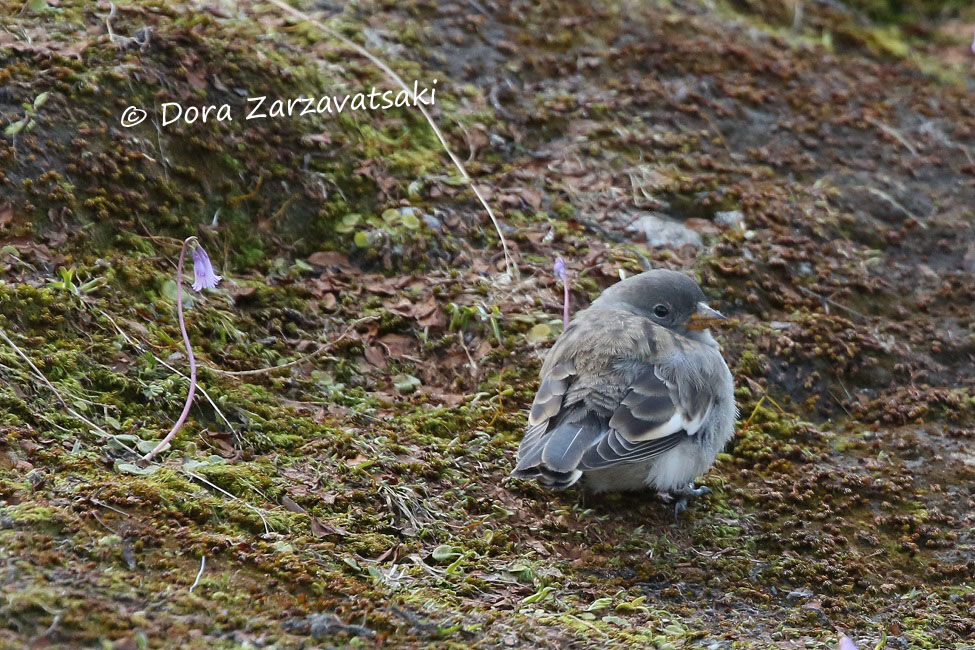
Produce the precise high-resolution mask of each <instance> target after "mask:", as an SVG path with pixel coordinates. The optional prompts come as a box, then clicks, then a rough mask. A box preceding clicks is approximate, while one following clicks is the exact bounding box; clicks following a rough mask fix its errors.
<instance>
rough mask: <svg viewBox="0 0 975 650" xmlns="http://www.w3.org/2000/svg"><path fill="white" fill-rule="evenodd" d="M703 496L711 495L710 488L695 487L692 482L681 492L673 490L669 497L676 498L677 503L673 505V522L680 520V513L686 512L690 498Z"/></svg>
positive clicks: (703, 486)
mask: <svg viewBox="0 0 975 650" xmlns="http://www.w3.org/2000/svg"><path fill="white" fill-rule="evenodd" d="M705 494H711V488H709V487H708V486H706V485H702V486H700V487H695V485H694V483H693V482H692V483H688V484H687V487H685V488H683V489H681V490H675V491H674V493H673V495H672V496H671V498H674V497H676V498H677V502H676V503H674V521H677V520H679V519H680V513H682V512H684V511H685V510H687V504H688V503H689V502H690V500H691V499H692V498H697V497H703V496H704V495H705Z"/></svg>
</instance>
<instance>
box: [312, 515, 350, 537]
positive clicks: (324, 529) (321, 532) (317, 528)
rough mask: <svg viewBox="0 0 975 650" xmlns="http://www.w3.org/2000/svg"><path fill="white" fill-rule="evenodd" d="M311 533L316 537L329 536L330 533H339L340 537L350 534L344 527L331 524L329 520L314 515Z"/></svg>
mask: <svg viewBox="0 0 975 650" xmlns="http://www.w3.org/2000/svg"><path fill="white" fill-rule="evenodd" d="M311 533H312V535H314V536H315V537H327V536H328V535H338V536H339V537H346V536H347V535H348V534H349V531H347V530H346V529H344V528H342V527H341V526H337V525H335V524H331V523H329V522H327V521H322V520H321V519H319V518H318V517H312V518H311Z"/></svg>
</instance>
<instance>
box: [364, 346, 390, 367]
mask: <svg viewBox="0 0 975 650" xmlns="http://www.w3.org/2000/svg"><path fill="white" fill-rule="evenodd" d="M364 355H365V357H366V361H368V362H369V363H371V364H372V365H374V366H376V367H377V368H382V367H383V366H385V365H386V354H385V353H384V352H383V349H382V348H381V347H379V346H378V345H370V346H369V347H367V348H366V350H365V353H364Z"/></svg>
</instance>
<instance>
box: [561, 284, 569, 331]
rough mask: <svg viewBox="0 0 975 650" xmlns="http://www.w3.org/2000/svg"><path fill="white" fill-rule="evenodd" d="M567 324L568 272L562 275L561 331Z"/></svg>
mask: <svg viewBox="0 0 975 650" xmlns="http://www.w3.org/2000/svg"><path fill="white" fill-rule="evenodd" d="M568 326H569V273H568V271H566V274H565V275H563V276H562V331H563V332H564V331H565V329H566V328H567V327H568Z"/></svg>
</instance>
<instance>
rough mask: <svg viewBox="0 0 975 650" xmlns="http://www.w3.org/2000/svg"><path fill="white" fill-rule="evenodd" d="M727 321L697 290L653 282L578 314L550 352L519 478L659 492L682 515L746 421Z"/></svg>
mask: <svg viewBox="0 0 975 650" xmlns="http://www.w3.org/2000/svg"><path fill="white" fill-rule="evenodd" d="M724 320H726V319H725V317H724V316H722V315H721V314H720V313H718V312H717V311H715V310H714V309H711V308H710V307H708V305H707V304H706V303H705V296H704V293H703V292H702V291H701V288H700V287H699V286H697V283H695V282H694V281H693V280H692V279H690V278H689V277H687V276H686V275H684V274H683V273H678V272H676V271H667V270H663V269H658V270H653V271H647V272H646V273H641V274H640V275H636V276H633V277H630V278H627V279H626V280H623V281H622V282H618V283H617V284H615V285H613V286H612V287H610V288H609V289H607V290H606V291H604V292H603V293H602V295H601V296H599V298H597V299H596V300H595V302H593V303H592V305H590V306H589V308H587V309H585V310H583V311H581V312H579V313H578V314H576V316H575V318H574V319H573V320H572V322H571V323H569V326H568V327H567V328H566V329H565V331H564V332H563V333H562V335H561V336H560V337H559V339H558V340H557V341H556V342H555V345H554V346H553V347H552V349H551V350H550V351H549V353H548V356H547V357H546V359H545V363H544V364H543V365H542V370H541V373H540V377H541V385H540V386H539V387H538V393H537V394H536V395H535V401H534V402H533V403H532V407H531V412H530V413H529V416H528V429H527V430H526V432H525V437H524V439H523V440H522V441H521V447H519V449H518V464H517V466H516V467H515V470H514V472H513V473H512V475H513V476H515V477H518V478H533V479H537V480H538V481H539V482H540V483H542V484H543V485H546V486H548V487H552V488H555V489H565V488H567V487H569V486H570V485H572V484H574V483H575V482H576V481H578V480H579V478H580V477H582V476H583V475H585V477H586V484H587V487H588V488H589V489H591V490H593V491H595V492H606V491H618V490H639V489H643V488H647V487H649V488H653V489H655V490H656V491H657V492H658V493H659V494H660V495H661V496H662V497H664V498H665V499H667V500H669V499H671V498H674V497H677V499H678V500H677V502H676V504H675V507H674V513H675V515H677V514H679V513H680V512H681V511H682V510H684V509H685V508H686V507H687V500H688V498H689V497H691V496H700V495H701V494H706V493H707V492H708V491H709V490H708V489H707V488H706V487H700V488H695V487H694V483H693V480H694V479H695V478H697V477H698V476H700V475H702V474H704V473H705V472H706V471H707V470H708V468H710V467H711V465H712V464H714V459H715V457H717V455H718V452H719V451H721V449H722V448H724V446H725V444H726V443H727V442H728V441H729V440H730V439H731V437H732V436H733V435H734V423H735V419H736V418H737V416H738V409H737V407H736V406H735V398H734V392H733V387H734V386H733V382H732V378H731V372H730V371H729V370H728V366H727V364H726V363H725V361H724V358H723V357H722V356H721V350H720V348H719V346H718V343H717V341H715V340H714V338H713V337H712V336H711V331H710V329H709V328H710V327H711V326H712V325H715V324H717V323H720V322H721V321H724Z"/></svg>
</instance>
